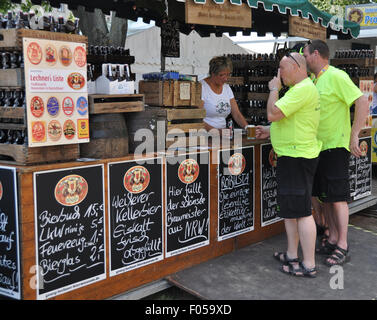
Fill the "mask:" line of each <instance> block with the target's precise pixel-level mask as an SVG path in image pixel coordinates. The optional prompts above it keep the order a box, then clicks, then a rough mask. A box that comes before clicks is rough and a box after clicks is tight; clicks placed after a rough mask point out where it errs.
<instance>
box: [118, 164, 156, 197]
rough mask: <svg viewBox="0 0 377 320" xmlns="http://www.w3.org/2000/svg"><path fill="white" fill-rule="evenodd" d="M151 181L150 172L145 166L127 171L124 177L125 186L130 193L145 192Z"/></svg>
mask: <svg viewBox="0 0 377 320" xmlns="http://www.w3.org/2000/svg"><path fill="white" fill-rule="evenodd" d="M150 180H151V177H150V174H149V171H148V170H147V169H146V168H145V167H143V166H134V167H132V168H130V169H129V170H127V172H126V174H125V175H124V177H123V185H124V187H125V189H126V190H127V191H128V192H131V193H140V192H143V191H144V190H145V189H146V188H147V187H148V185H149V182H150Z"/></svg>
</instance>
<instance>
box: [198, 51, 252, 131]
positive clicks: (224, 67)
mask: <svg viewBox="0 0 377 320" xmlns="http://www.w3.org/2000/svg"><path fill="white" fill-rule="evenodd" d="M231 72H232V61H231V60H230V59H229V58H227V57H225V56H221V57H220V56H219V57H214V58H212V59H211V61H210V62H209V77H208V78H205V79H203V80H201V81H200V82H201V84H202V100H203V102H204V108H205V109H206V111H207V114H206V117H205V118H204V119H203V120H204V128H205V129H206V130H207V131H209V130H211V129H213V128H215V129H225V128H226V118H227V116H228V115H229V114H230V113H232V117H233V119H234V121H236V122H237V123H238V125H239V126H240V127H241V128H245V127H246V126H247V125H248V123H247V121H246V120H245V118H244V116H243V115H242V113H241V112H240V110H239V108H238V105H237V102H236V100H235V99H234V94H233V91H232V89H231V88H230V87H229V85H228V84H227V81H228V78H229V76H230V74H231Z"/></svg>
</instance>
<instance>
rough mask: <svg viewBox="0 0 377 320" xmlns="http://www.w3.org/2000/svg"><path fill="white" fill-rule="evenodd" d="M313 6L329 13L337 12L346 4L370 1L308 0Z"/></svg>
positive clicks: (367, 1) (368, 1)
mask: <svg viewBox="0 0 377 320" xmlns="http://www.w3.org/2000/svg"><path fill="white" fill-rule="evenodd" d="M309 1H310V2H311V3H312V4H313V5H314V6H315V7H317V8H318V9H320V10H322V11H326V12H328V13H331V14H339V10H343V12H344V9H345V7H346V6H349V5H355V4H365V3H370V0H309Z"/></svg>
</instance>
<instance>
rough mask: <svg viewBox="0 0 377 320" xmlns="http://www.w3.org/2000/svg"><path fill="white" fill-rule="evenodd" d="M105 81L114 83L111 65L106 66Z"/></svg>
mask: <svg viewBox="0 0 377 320" xmlns="http://www.w3.org/2000/svg"><path fill="white" fill-rule="evenodd" d="M107 79H109V80H110V81H114V80H115V79H114V76H113V66H112V64H111V63H109V64H108V65H107Z"/></svg>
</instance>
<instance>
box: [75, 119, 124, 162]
mask: <svg viewBox="0 0 377 320" xmlns="http://www.w3.org/2000/svg"><path fill="white" fill-rule="evenodd" d="M89 132H90V142H89V143H82V144H80V155H81V157H85V158H96V159H105V158H117V157H123V156H126V155H127V154H128V133H127V126H126V120H125V118H124V116H123V114H121V113H106V114H92V115H90V116H89Z"/></svg>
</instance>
